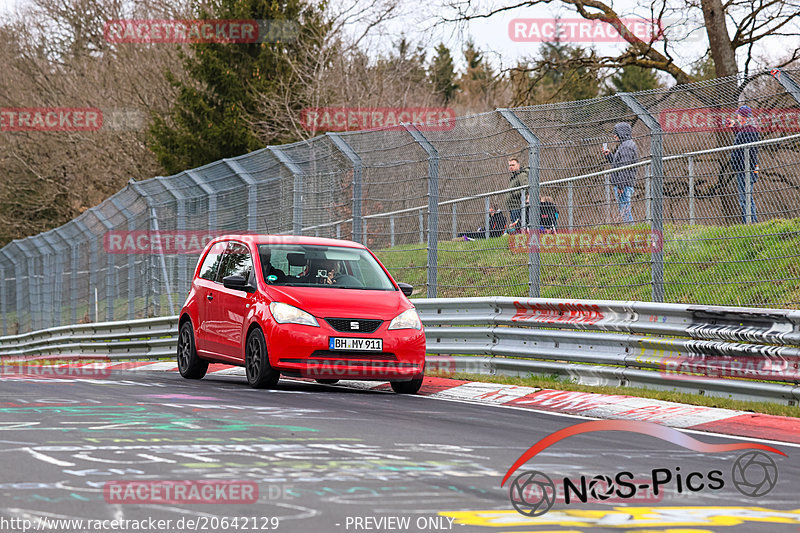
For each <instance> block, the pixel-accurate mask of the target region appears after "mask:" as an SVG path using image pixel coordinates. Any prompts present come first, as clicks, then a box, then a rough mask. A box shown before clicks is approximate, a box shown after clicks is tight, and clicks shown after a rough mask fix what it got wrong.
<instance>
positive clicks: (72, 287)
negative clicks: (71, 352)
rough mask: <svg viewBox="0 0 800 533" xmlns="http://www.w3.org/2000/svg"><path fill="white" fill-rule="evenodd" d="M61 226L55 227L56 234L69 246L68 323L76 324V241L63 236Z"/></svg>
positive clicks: (77, 258)
mask: <svg viewBox="0 0 800 533" xmlns="http://www.w3.org/2000/svg"><path fill="white" fill-rule="evenodd" d="M62 228H63V226H59V227H57V228H56V229H55V232H56V234H58V236H59V237H61V240H62V241H64V244H66V245H67V246H69V251H70V254H69V255H70V258H69V264H70V267H69V269H70V275H69V323H70V324H77V323H78V260H79V257H78V243H77V242H75V239H69V238H68V237H66V236H64V234H63V233H62V232H63V231H64V230H63V229H62Z"/></svg>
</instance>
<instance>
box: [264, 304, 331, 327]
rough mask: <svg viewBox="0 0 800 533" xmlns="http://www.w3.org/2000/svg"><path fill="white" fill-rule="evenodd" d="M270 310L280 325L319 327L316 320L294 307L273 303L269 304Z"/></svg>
mask: <svg viewBox="0 0 800 533" xmlns="http://www.w3.org/2000/svg"><path fill="white" fill-rule="evenodd" d="M269 310H270V312H271V313H272V318H274V319H275V321H276V322H278V323H280V324H303V325H305V326H314V327H317V328H318V327H319V324H318V323H317V319H316V318H314V317H313V316H312V315H311V314H309V313H306V312H305V311H303V310H302V309H298V308H297V307H295V306H293V305H289V304H285V303H281V302H272V303H270V304H269Z"/></svg>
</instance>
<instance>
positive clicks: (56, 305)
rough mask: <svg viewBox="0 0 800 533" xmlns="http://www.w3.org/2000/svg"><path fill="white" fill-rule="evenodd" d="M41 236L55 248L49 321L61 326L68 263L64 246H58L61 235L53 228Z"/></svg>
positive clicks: (51, 265)
mask: <svg viewBox="0 0 800 533" xmlns="http://www.w3.org/2000/svg"><path fill="white" fill-rule="evenodd" d="M41 236H42V239H43V240H44V241H45V242H46V243H47V245H48V246H49V247H50V248H51V249H52V250H53V258H54V259H55V264H52V262H51V264H50V269H51V274H50V279H51V280H52V292H51V296H52V300H53V307H52V308H51V311H50V321H49V323H50V325H51V326H60V325H61V314H62V312H63V310H62V308H61V304H62V299H61V294H62V287H63V281H64V264H65V263H66V260H65V258H64V253H63V252H64V249H63V247H62V246H58V244H57V241H56V237H60V236H59V235H58V234H57V233H55V232H54V231H53V230H50V231H46V232H44V233H42V234H41Z"/></svg>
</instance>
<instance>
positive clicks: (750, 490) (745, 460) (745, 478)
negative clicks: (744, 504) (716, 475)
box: [731, 451, 778, 498]
mask: <svg viewBox="0 0 800 533" xmlns="http://www.w3.org/2000/svg"><path fill="white" fill-rule="evenodd" d="M731 474H732V476H733V486H734V487H736V490H738V491H739V492H741V493H742V494H744V495H745V496H750V497H752V498H757V497H759V496H764V495H765V494H769V493H770V491H771V490H772V489H773V488H775V485H776V484H777V483H778V465H776V464H775V461H773V460H772V458H771V457H770V456H768V455H767V454H765V453H763V452H757V451H754V452H747V453H743V454H742V455H740V456H739V458H738V459H736V462H735V463H733V468H731Z"/></svg>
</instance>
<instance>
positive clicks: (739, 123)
mask: <svg viewBox="0 0 800 533" xmlns="http://www.w3.org/2000/svg"><path fill="white" fill-rule="evenodd" d="M728 126H729V127H730V128H731V129H732V130H733V131H734V132H735V133H736V135H735V137H734V138H733V144H734V145H737V144H747V143H753V142H757V141H758V140H759V139H758V125H757V124H756V121H755V118H754V117H753V110H752V109H751V108H750V106H746V105H743V106H741V107H740V108H739V109H737V110H736V117H735V118H734V119H731V120H730V121H729V122H728ZM744 151H745V149H744V148H738V149H736V150H733V151H732V152H731V169H732V170H733V172H735V173H736V185H737V186H738V188H739V207H741V209H742V224H747V191H746V185H747V184H746V182H745V181H744V180H745V174H746V173H747V170H746V169H745V166H746V165H745V157H744V156H745V152H744ZM757 180H758V147H756V146H751V147H750V183H751V187H750V216H751V220H752V222H753V223H756V222H758V219H757V218H756V200H755V195H754V194H753V190H754V186H755V183H756V181H757Z"/></svg>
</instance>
